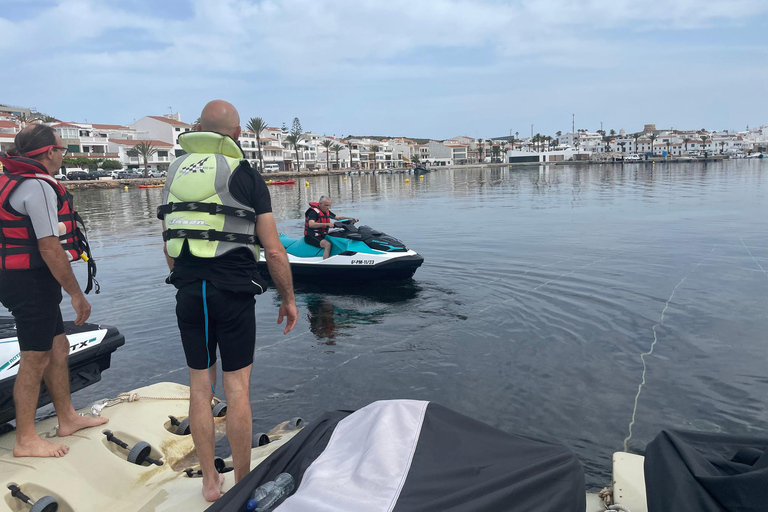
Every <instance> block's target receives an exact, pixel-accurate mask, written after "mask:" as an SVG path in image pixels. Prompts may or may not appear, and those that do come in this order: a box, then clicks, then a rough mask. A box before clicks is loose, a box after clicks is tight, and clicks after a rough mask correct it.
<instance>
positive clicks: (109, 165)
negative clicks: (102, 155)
mask: <svg viewBox="0 0 768 512" xmlns="http://www.w3.org/2000/svg"><path fill="white" fill-rule="evenodd" d="M101 168H102V169H104V170H108V169H122V168H123V164H121V163H120V162H119V161H117V160H104V161H103V162H102V163H101Z"/></svg>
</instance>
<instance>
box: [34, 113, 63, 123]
mask: <svg viewBox="0 0 768 512" xmlns="http://www.w3.org/2000/svg"><path fill="white" fill-rule="evenodd" d="M39 119H40V120H41V121H42V122H44V123H59V122H61V120H60V119H56V118H55V117H53V116H49V115H42V116H40V118H39Z"/></svg>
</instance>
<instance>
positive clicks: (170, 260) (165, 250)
mask: <svg viewBox="0 0 768 512" xmlns="http://www.w3.org/2000/svg"><path fill="white" fill-rule="evenodd" d="M163 233H165V221H163ZM163 254H164V255H165V262H166V263H167V264H168V270H173V264H174V263H176V260H174V259H173V258H171V257H170V256H168V244H167V243H165V242H163Z"/></svg>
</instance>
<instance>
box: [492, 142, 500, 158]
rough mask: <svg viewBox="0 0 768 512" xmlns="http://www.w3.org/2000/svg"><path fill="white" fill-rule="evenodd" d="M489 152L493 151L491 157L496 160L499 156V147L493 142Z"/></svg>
mask: <svg viewBox="0 0 768 512" xmlns="http://www.w3.org/2000/svg"><path fill="white" fill-rule="evenodd" d="M491 152H492V153H493V158H494V159H495V160H498V158H499V154H500V153H501V148H500V147H499V146H498V144H494V145H493V146H492V147H491Z"/></svg>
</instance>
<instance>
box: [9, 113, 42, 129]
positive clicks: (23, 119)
mask: <svg viewBox="0 0 768 512" xmlns="http://www.w3.org/2000/svg"><path fill="white" fill-rule="evenodd" d="M14 117H15V118H16V121H17V122H18V123H19V125H20V127H21V128H24V127H25V126H27V125H28V124H31V123H34V122H35V121H37V118H36V117H33V116H28V115H27V114H25V113H23V112H22V113H20V114H18V115H16V116H14Z"/></svg>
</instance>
